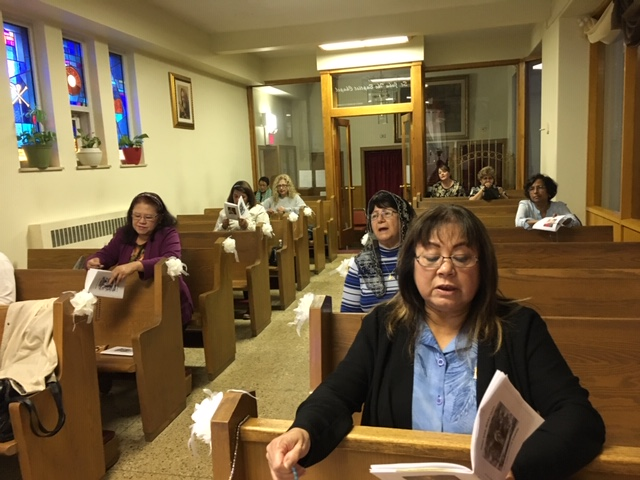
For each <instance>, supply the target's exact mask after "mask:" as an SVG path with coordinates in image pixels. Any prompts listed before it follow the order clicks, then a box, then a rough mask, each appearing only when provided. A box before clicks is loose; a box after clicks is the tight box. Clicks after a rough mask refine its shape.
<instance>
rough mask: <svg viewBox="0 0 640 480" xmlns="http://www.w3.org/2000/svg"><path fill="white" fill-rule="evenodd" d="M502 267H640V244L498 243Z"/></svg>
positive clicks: (497, 247) (498, 253)
mask: <svg viewBox="0 0 640 480" xmlns="http://www.w3.org/2000/svg"><path fill="white" fill-rule="evenodd" d="M494 248H495V251H496V256H497V258H498V266H499V267H500V268H640V242H575V243H574V242H559V243H547V242H532V243H496V244H495V245H494Z"/></svg>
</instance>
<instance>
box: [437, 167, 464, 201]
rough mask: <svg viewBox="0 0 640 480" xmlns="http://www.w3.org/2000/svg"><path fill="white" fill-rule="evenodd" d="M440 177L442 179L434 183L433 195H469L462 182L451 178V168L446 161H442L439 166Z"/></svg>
mask: <svg viewBox="0 0 640 480" xmlns="http://www.w3.org/2000/svg"><path fill="white" fill-rule="evenodd" d="M438 177H439V178H440V181H439V182H437V183H436V184H435V185H433V187H432V190H431V196H432V197H435V198H440V197H465V196H466V195H467V194H466V192H465V191H464V187H463V186H462V185H460V182H458V181H456V180H454V179H453V178H451V170H450V169H449V165H447V164H446V163H442V164H440V166H439V167H438Z"/></svg>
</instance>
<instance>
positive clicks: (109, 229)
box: [27, 210, 127, 248]
mask: <svg viewBox="0 0 640 480" xmlns="http://www.w3.org/2000/svg"><path fill="white" fill-rule="evenodd" d="M126 222H127V211H126V210H125V211H122V212H112V213H104V214H101V215H92V216H90V217H82V218H74V219H69V220H59V221H56V222H48V223H41V224H38V225H29V230H28V238H27V244H28V246H29V248H57V247H73V248H76V247H78V248H82V247H96V248H101V247H103V246H104V245H105V244H106V243H107V242H108V241H109V240H110V239H111V237H112V236H113V234H114V233H115V231H116V230H117V229H118V228H120V227H122V226H123V225H124V224H125V223H126Z"/></svg>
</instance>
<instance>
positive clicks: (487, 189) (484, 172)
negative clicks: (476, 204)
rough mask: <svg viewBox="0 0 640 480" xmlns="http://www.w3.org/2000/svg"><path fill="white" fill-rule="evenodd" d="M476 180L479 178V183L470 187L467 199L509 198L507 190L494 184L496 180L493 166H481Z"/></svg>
mask: <svg viewBox="0 0 640 480" xmlns="http://www.w3.org/2000/svg"><path fill="white" fill-rule="evenodd" d="M478 180H480V185H479V186H477V187H473V188H472V189H471V192H470V193H469V200H497V199H498V198H509V196H508V195H507V192H505V191H504V189H503V188H502V187H498V186H496V185H494V183H495V181H496V171H495V170H494V169H493V167H489V166H486V167H482V168H481V169H480V171H479V172H478Z"/></svg>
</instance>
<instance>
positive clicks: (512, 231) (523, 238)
mask: <svg viewBox="0 0 640 480" xmlns="http://www.w3.org/2000/svg"><path fill="white" fill-rule="evenodd" d="M487 230H488V232H489V236H490V237H491V241H492V242H493V243H494V244H495V243H519V242H613V227H612V226H611V225H590V226H583V227H576V228H560V230H558V231H557V232H546V231H543V230H525V229H524V228H516V227H511V228H506V227H503V228H501V227H488V228H487Z"/></svg>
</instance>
